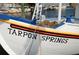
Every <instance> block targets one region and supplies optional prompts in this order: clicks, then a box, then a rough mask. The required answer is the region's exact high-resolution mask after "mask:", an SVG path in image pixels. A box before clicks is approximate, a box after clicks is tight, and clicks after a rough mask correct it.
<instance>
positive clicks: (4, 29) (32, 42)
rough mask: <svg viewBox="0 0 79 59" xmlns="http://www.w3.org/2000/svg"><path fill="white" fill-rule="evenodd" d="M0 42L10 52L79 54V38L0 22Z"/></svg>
mask: <svg viewBox="0 0 79 59" xmlns="http://www.w3.org/2000/svg"><path fill="white" fill-rule="evenodd" d="M0 43H1V45H2V47H3V48H4V49H5V50H6V51H7V52H8V53H9V54H13V55H15V54H17V55H18V54H19V55H20V54H21V55H23V54H42V55H50V54H51V55H54V54H78V53H79V39H76V38H65V37H57V36H50V35H44V34H39V33H36V32H35V33H34V32H30V31H25V30H21V29H16V28H12V27H11V25H10V24H8V23H4V22H0Z"/></svg>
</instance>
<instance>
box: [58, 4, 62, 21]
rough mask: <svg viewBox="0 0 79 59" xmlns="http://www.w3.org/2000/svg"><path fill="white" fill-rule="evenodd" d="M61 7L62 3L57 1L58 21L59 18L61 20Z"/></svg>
mask: <svg viewBox="0 0 79 59" xmlns="http://www.w3.org/2000/svg"><path fill="white" fill-rule="evenodd" d="M61 7H62V3H59V10H58V21H60V20H61Z"/></svg>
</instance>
